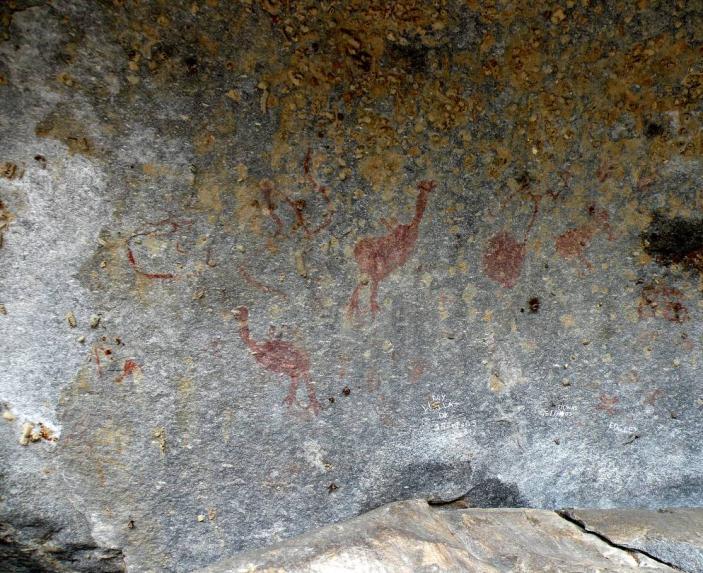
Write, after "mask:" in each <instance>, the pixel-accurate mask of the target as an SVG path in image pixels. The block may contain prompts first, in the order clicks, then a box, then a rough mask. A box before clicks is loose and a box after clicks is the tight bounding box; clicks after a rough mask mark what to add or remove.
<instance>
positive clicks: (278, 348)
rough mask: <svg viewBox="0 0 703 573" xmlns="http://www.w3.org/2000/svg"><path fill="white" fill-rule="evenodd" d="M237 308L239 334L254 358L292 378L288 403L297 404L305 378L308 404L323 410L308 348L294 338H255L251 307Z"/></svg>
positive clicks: (267, 368)
mask: <svg viewBox="0 0 703 573" xmlns="http://www.w3.org/2000/svg"><path fill="white" fill-rule="evenodd" d="M233 312H234V316H235V318H236V319H237V320H238V321H239V335H240V336H241V338H242V341H243V342H244V344H246V346H247V348H249V351H250V352H251V353H252V355H253V356H254V359H255V360H256V361H257V362H258V363H259V364H261V365H262V366H263V367H264V368H266V370H270V371H271V372H275V373H277V374H285V375H286V376H288V377H289V378H290V386H289V388H288V395H287V396H286V399H285V400H284V403H285V404H287V405H288V406H292V405H293V404H295V402H296V395H297V392H298V385H299V383H300V381H301V380H302V381H303V383H304V384H305V389H306V390H307V394H308V408H310V409H311V410H312V411H313V413H315V414H317V413H319V411H320V403H319V402H318V400H317V396H316V394H315V386H314V384H313V382H312V379H311V377H310V358H309V357H308V354H307V352H305V350H303V349H302V348H299V347H297V346H296V345H295V344H293V343H292V342H286V341H284V340H278V339H275V338H274V337H271V338H269V339H267V340H263V341H257V340H254V339H252V337H251V333H250V332H249V310H248V309H247V307H245V306H240V307H239V308H238V309H236V310H235V311H233Z"/></svg>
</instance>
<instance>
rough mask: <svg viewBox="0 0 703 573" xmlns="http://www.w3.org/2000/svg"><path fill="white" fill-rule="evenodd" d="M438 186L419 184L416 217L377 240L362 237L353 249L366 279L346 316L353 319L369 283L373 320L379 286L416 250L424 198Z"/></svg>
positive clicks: (352, 300)
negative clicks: (364, 288)
mask: <svg viewBox="0 0 703 573" xmlns="http://www.w3.org/2000/svg"><path fill="white" fill-rule="evenodd" d="M436 186H437V183H436V182H434V181H420V183H419V184H418V186H417V187H418V190H419V194H418V196H417V201H416V203H415V215H414V216H413V218H412V220H411V221H410V223H408V224H407V225H396V226H395V227H391V228H389V232H388V234H386V235H382V236H380V237H364V238H363V239H360V240H359V241H358V242H357V243H356V246H355V247H354V258H355V259H356V264H357V266H358V267H359V270H360V271H361V273H362V274H363V275H365V278H364V279H362V280H360V281H359V282H358V283H357V285H356V287H355V288H354V292H352V295H351V298H350V300H349V308H348V314H349V316H350V317H351V316H353V315H354V314H355V313H358V312H359V295H360V291H361V289H362V288H363V287H364V286H365V284H366V279H368V282H370V286H369V288H370V294H369V306H370V308H371V313H372V314H373V316H375V315H376V313H377V312H378V310H379V306H378V286H379V284H380V283H381V281H382V280H383V279H385V278H386V277H387V276H388V275H389V274H391V273H392V272H393V271H394V270H396V269H398V268H400V267H402V266H403V265H404V264H405V262H406V261H407V260H408V257H409V256H410V254H411V253H412V251H413V249H414V248H415V242H416V241H417V236H418V229H419V227H420V222H421V221H422V217H423V215H424V213H425V209H426V207H427V198H428V196H429V194H430V193H431V192H432V191H433V190H434V188H435V187H436Z"/></svg>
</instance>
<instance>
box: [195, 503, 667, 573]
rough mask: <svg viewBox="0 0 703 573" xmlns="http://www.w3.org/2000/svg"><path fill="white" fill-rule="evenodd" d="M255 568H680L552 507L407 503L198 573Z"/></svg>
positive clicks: (290, 571) (289, 571)
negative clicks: (613, 541)
mask: <svg viewBox="0 0 703 573" xmlns="http://www.w3.org/2000/svg"><path fill="white" fill-rule="evenodd" d="M245 571H247V572H254V571H285V572H286V573H298V572H305V571H378V572H382V571H388V572H391V571H393V572H398V573H400V572H405V571H407V572H429V571H492V572H496V573H498V572H506V573H507V572H510V571H554V572H557V571H559V572H561V573H577V572H578V573H585V572H594V573H595V572H596V571H598V572H601V573H607V572H612V573H616V572H617V573H621V572H622V573H624V572H625V571H675V569H672V568H671V567H668V566H666V565H664V564H661V563H658V562H657V561H655V560H652V559H650V558H648V557H646V556H643V555H639V554H636V553H630V552H628V551H626V550H622V549H617V548H614V547H612V546H611V545H609V544H607V543H605V542H604V541H602V540H601V539H599V538H597V537H595V536H593V535H589V534H588V533H585V532H584V531H582V530H581V529H579V528H578V527H576V526H575V525H574V524H572V523H570V522H569V521H566V520H564V519H562V518H561V517H559V515H557V514H556V513H554V512H552V511H545V510H538V509H464V510H438V509H431V508H430V506H428V505H427V503H426V502H425V501H405V502H397V503H392V504H390V505H387V506H384V507H381V508H378V509H375V510H373V511H371V512H369V513H367V514H365V515H362V516H361V517H358V518H356V519H352V520H350V521H347V522H344V523H341V524H338V525H331V526H328V527H325V528H322V529H320V530H317V531H314V532H311V533H308V534H305V535H302V536H300V537H297V538H294V539H290V540H288V541H285V542H283V543H281V544H278V545H276V546H275V547H271V548H268V549H260V550H255V551H247V552H244V553H242V554H240V555H237V556H235V557H233V558H231V559H229V560H225V561H223V562H222V563H218V564H216V565H212V566H210V567H206V568H205V569H202V570H200V571H199V573H239V572H245Z"/></svg>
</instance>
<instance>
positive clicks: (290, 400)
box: [283, 376, 300, 406]
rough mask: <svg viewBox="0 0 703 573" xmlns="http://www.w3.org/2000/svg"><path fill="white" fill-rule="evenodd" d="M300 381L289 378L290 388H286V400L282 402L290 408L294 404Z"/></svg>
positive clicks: (295, 378) (295, 377)
mask: <svg viewBox="0 0 703 573" xmlns="http://www.w3.org/2000/svg"><path fill="white" fill-rule="evenodd" d="M299 382H300V380H298V377H297V376H291V377H290V386H289V387H288V396H286V399H285V400H283V403H284V404H286V405H288V406H292V405H293V404H295V403H296V394H297V393H298V383H299Z"/></svg>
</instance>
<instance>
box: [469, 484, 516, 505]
mask: <svg viewBox="0 0 703 573" xmlns="http://www.w3.org/2000/svg"><path fill="white" fill-rule="evenodd" d="M463 499H464V500H465V501H466V503H467V505H468V506H469V507H528V504H527V501H526V500H525V499H524V498H523V497H522V496H521V495H520V490H519V489H518V487H517V485H515V484H514V483H506V482H502V481H500V480H499V479H496V478H487V479H484V480H483V481H480V482H479V483H478V484H476V485H475V486H473V487H472V488H471V489H470V490H469V491H468V492H466V495H464V498H463Z"/></svg>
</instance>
